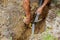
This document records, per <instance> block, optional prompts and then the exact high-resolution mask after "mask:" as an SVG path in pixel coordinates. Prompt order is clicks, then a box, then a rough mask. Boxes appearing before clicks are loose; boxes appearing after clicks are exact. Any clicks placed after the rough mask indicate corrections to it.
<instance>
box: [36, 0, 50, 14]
mask: <svg viewBox="0 0 60 40" xmlns="http://www.w3.org/2000/svg"><path fill="white" fill-rule="evenodd" d="M49 1H50V0H44V2H43V4H42V6H40V7H39V8H38V9H37V11H36V12H37V13H40V14H41V13H42V11H43V9H44V7H45V6H46V5H47V3H49Z"/></svg>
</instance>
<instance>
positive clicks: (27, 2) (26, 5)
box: [23, 0, 30, 17]
mask: <svg viewBox="0 0 60 40" xmlns="http://www.w3.org/2000/svg"><path fill="white" fill-rule="evenodd" d="M23 8H24V10H25V13H26V16H27V17H28V16H30V0H24V2H23Z"/></svg>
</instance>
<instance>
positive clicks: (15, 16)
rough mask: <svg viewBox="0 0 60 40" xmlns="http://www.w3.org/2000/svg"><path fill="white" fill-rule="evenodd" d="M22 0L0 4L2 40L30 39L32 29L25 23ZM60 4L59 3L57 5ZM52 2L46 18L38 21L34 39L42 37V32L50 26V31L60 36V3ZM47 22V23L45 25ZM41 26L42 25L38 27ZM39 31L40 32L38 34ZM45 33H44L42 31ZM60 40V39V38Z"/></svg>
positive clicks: (37, 39) (38, 39)
mask: <svg viewBox="0 0 60 40" xmlns="http://www.w3.org/2000/svg"><path fill="white" fill-rule="evenodd" d="M20 2H21V0H15V1H14V0H10V1H9V2H8V4H6V5H4V4H3V1H1V3H2V4H0V40H11V39H12V38H13V40H29V39H31V38H29V36H31V29H30V28H26V27H25V25H24V23H23V17H22V16H23V15H24V14H23V13H21V12H22V11H23V10H21V7H20V6H21V4H19V3H20ZM57 4H58V5H57ZM57 4H56V5H55V4H54V3H53V4H51V6H52V7H51V9H50V10H49V12H48V15H47V18H46V20H43V21H41V22H40V23H38V25H37V27H36V29H35V35H34V37H33V40H42V39H40V37H42V36H40V35H41V34H40V32H42V31H44V30H43V29H44V27H46V29H47V28H49V32H50V33H52V34H53V35H54V36H56V37H60V4H59V1H58V3H57ZM17 6H18V7H17ZM45 24H46V25H45ZM38 26H40V27H38ZM37 33H38V34H37ZM42 34H43V33H42ZM59 40H60V39H59Z"/></svg>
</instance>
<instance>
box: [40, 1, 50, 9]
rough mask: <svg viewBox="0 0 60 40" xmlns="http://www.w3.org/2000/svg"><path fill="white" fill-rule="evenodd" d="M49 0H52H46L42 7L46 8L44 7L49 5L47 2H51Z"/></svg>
mask: <svg viewBox="0 0 60 40" xmlns="http://www.w3.org/2000/svg"><path fill="white" fill-rule="evenodd" d="M49 1H50V0H44V3H43V4H42V6H41V7H42V8H44V7H45V6H46V5H47V3H49Z"/></svg>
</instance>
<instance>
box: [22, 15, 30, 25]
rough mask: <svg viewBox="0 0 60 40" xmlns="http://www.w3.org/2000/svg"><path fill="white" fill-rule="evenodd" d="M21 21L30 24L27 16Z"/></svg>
mask: <svg viewBox="0 0 60 40" xmlns="http://www.w3.org/2000/svg"><path fill="white" fill-rule="evenodd" d="M23 21H24V23H25V24H29V23H30V22H31V17H29V16H28V17H26V18H24V19H23Z"/></svg>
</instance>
